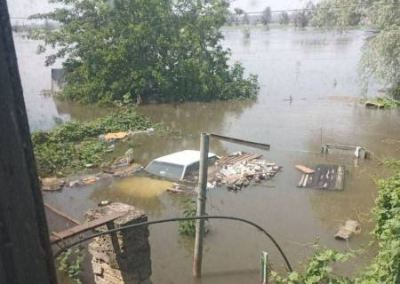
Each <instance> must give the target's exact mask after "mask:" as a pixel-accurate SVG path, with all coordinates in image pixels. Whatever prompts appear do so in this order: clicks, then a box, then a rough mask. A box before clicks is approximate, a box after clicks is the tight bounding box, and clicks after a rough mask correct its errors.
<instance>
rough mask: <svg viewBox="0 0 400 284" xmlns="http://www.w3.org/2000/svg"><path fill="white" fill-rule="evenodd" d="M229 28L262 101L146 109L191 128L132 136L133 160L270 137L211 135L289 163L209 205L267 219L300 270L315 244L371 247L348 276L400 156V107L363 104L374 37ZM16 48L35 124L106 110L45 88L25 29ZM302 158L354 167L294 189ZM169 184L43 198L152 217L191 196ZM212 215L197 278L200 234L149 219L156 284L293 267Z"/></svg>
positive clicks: (217, 192) (45, 75) (78, 212)
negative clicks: (259, 146)
mask: <svg viewBox="0 0 400 284" xmlns="http://www.w3.org/2000/svg"><path fill="white" fill-rule="evenodd" d="M224 34H225V41H224V43H223V44H224V46H225V47H229V48H230V49H231V50H232V61H236V60H238V61H241V62H242V63H243V65H244V66H245V67H246V70H247V71H248V72H251V73H255V74H258V76H259V82H260V84H261V90H260V93H259V97H258V99H257V100H256V101H232V102H214V103H185V104H181V105H145V106H141V107H139V111H140V112H141V113H143V114H144V115H146V116H148V117H150V118H151V119H152V120H153V121H154V122H163V123H165V124H166V125H169V126H171V127H172V128H174V129H175V130H179V131H180V132H181V133H182V135H181V136H179V137H177V136H171V137H158V136H157V135H155V136H149V137H142V138H140V139H138V140H137V141H134V142H135V147H134V151H135V159H136V161H137V162H139V163H142V164H146V163H148V162H149V161H150V160H151V159H153V158H155V157H158V156H160V155H165V154H168V153H171V152H174V151H178V150H183V149H197V148H198V147H199V133H200V132H202V131H207V132H213V133H218V134H222V135H227V136H233V137H237V138H242V139H247V140H252V141H257V142H263V143H269V144H270V145H271V150H270V151H268V152H266V151H261V150H255V149H251V148H248V147H243V146H240V145H234V144H230V143H226V142H221V141H212V143H211V150H212V151H213V152H215V153H217V154H220V155H223V154H225V153H228V152H231V151H238V150H244V151H252V152H256V153H261V154H263V155H264V157H265V159H267V160H268V161H272V162H276V163H277V164H279V165H282V166H283V171H282V172H280V173H279V174H278V175H276V176H275V178H274V179H273V180H272V181H268V182H266V183H263V184H261V185H258V186H252V187H248V188H245V189H243V190H242V191H240V192H237V193H235V192H228V191H227V190H226V189H225V188H217V189H212V190H210V191H208V196H207V198H208V199H207V213H208V214H218V215H228V216H236V217H242V218H245V219H249V220H252V221H253V222H255V223H257V224H259V225H261V226H262V227H264V228H265V229H267V230H268V232H270V233H271V234H272V235H273V236H274V237H275V238H276V239H277V241H278V242H279V243H280V244H281V246H282V247H283V250H284V251H285V253H286V254H287V257H288V258H289V260H290V261H291V263H292V265H293V266H294V267H296V268H301V267H302V263H304V262H305V261H306V259H307V257H308V256H310V254H311V253H312V245H313V244H314V242H316V241H318V242H319V244H320V245H321V246H323V247H328V248H332V249H337V250H341V251H345V250H349V249H359V248H366V249H367V253H366V254H364V255H363V256H361V257H357V258H356V259H355V260H353V261H352V262H351V263H352V265H347V266H346V265H344V266H340V267H339V269H340V271H341V272H342V273H344V274H351V273H355V272H356V271H357V270H358V269H360V268H362V267H363V266H365V265H366V264H367V263H368V261H369V259H370V258H371V257H372V256H373V255H374V252H375V248H374V247H371V248H369V247H368V243H369V242H370V240H371V236H370V234H369V232H370V231H371V230H372V229H373V227H374V223H373V222H372V221H371V215H370V214H369V212H370V209H371V207H372V206H373V205H374V198H375V197H376V195H377V190H376V186H375V184H374V181H373V179H374V177H377V176H382V175H383V176H385V175H387V174H388V172H387V171H386V170H385V169H384V168H383V167H382V166H380V165H379V162H380V161H381V159H383V158H385V157H395V158H400V154H399V147H400V141H399V140H400V139H399V137H400V125H399V124H400V119H399V112H398V110H392V111H387V110H371V109H366V108H365V107H364V106H363V105H361V104H359V103H358V99H359V98H360V96H361V95H362V84H361V81H360V77H359V73H358V62H359V59H360V55H361V48H362V45H363V44H364V38H365V34H364V33H363V32H362V31H352V32H348V33H345V34H332V33H323V32H317V31H311V30H308V31H300V30H298V31H296V30H291V29H289V30H270V31H264V30H261V29H257V30H252V34H251V37H250V39H248V40H244V39H243V35H242V32H241V31H240V30H235V29H227V30H225V31H224ZM16 48H17V52H18V59H19V64H20V70H21V73H22V81H23V87H24V91H25V99H26V104H27V108H28V113H29V119H30V125H31V128H32V129H33V130H37V129H50V128H51V127H54V125H56V124H57V123H60V122H62V121H64V120H68V119H71V118H73V119H82V120H88V119H90V118H92V117H95V116H97V115H99V114H101V113H102V112H107V111H108V110H104V109H101V110H98V109H96V108H93V107H82V106H76V105H73V104H70V103H69V104H68V103H64V102H57V101H54V100H53V99H52V98H49V97H44V96H42V95H40V91H41V90H42V89H49V88H50V71H49V69H47V68H45V67H43V65H42V64H41V63H42V61H43V56H38V55H35V53H34V51H35V44H34V43H32V42H28V41H27V40H24V39H22V38H19V37H17V38H16ZM377 89H378V86H373V85H371V86H370V87H369V94H370V95H371V96H373V95H376V94H377ZM325 143H334V144H341V145H355V146H363V147H366V148H367V149H369V150H370V151H371V152H372V153H373V154H374V155H373V158H372V160H369V161H362V160H360V161H359V162H357V161H355V160H354V156H353V154H352V153H343V152H340V151H336V152H331V153H330V154H329V155H328V156H322V155H321V154H319V152H320V149H321V144H325ZM297 164H303V165H306V166H310V167H312V166H314V165H316V164H341V165H345V166H346V169H347V171H346V177H345V190H344V191H342V192H335V191H333V192H328V191H322V190H313V189H299V188H297V187H296V185H297V184H298V182H299V179H300V173H299V172H298V171H296V170H295V169H294V166H295V165H297ZM160 182H161V181H149V182H148V181H147V180H144V178H138V177H135V178H129V179H126V180H123V181H122V182H120V183H118V182H117V183H115V182H111V181H107V182H104V183H99V184H96V185H91V186H88V187H86V188H80V189H65V190H63V191H62V192H61V193H52V194H46V195H45V200H46V201H47V202H49V203H51V204H53V205H54V206H55V207H57V208H59V209H60V210H63V211H65V212H67V213H68V214H70V215H71V216H73V217H75V218H78V219H81V220H82V218H83V217H82V215H83V212H84V211H85V210H87V209H89V208H90V207H93V206H95V205H96V204H97V203H98V202H99V201H101V200H105V199H107V200H112V201H120V202H125V203H128V204H132V205H134V206H135V207H137V208H140V209H142V210H143V211H145V212H146V213H147V214H148V216H149V219H151V220H155V219H161V218H167V217H175V216H181V215H182V211H183V210H184V204H185V197H182V196H177V195H171V194H168V193H166V192H160V191H159V187H158V186H159V184H158V183H160ZM155 183H157V184H155ZM165 185H167V184H165ZM165 185H164V184H162V187H164V186H165ZM147 190H148V192H147ZM346 219H354V220H358V221H359V222H360V223H361V226H362V233H361V234H360V235H357V236H354V237H353V238H352V239H350V241H349V242H340V241H337V240H335V239H334V237H333V236H334V235H335V233H336V232H337V229H338V226H339V225H340V224H341V223H342V222H344V221H345V220H346ZM210 223H211V224H210V226H211V230H210V233H209V234H208V235H207V238H206V241H205V253H204V263H203V277H202V278H201V280H194V279H193V278H192V276H191V271H192V270H191V263H192V251H193V241H192V240H190V239H186V238H183V237H181V236H179V234H178V224H176V223H171V224H162V225H158V226H153V227H150V244H151V254H152V265H153V275H152V280H153V282H154V283H204V284H214V283H218V284H220V283H257V282H258V277H259V271H258V269H259V257H260V254H261V252H262V251H267V252H268V253H269V255H270V261H271V263H272V264H273V266H274V267H275V268H276V269H278V270H280V271H282V270H283V269H284V263H283V261H282V258H281V257H280V255H279V254H278V252H277V250H276V249H275V248H274V247H273V245H272V244H271V242H270V241H269V240H268V239H266V238H265V237H264V236H263V235H262V234H261V233H260V232H258V231H257V230H255V229H254V228H251V227H249V226H247V225H244V224H240V223H236V222H233V221H217V220H213V221H211V222H210ZM354 264H356V265H354ZM87 277H90V276H87ZM86 282H87V283H90V281H89V280H86Z"/></svg>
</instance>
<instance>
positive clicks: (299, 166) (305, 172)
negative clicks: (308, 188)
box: [295, 165, 315, 174]
mask: <svg viewBox="0 0 400 284" xmlns="http://www.w3.org/2000/svg"><path fill="white" fill-rule="evenodd" d="M295 168H296V169H298V170H299V171H300V172H302V173H303V174H313V173H314V172H315V171H314V170H312V169H310V168H307V167H306V166H302V165H297V166H295Z"/></svg>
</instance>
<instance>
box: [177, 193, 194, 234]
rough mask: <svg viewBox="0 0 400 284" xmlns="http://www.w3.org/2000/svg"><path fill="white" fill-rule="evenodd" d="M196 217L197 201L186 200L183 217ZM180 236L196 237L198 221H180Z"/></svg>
mask: <svg viewBox="0 0 400 284" xmlns="http://www.w3.org/2000/svg"><path fill="white" fill-rule="evenodd" d="M194 216H196V201H194V200H193V199H190V198H188V199H186V200H185V210H184V211H183V217H194ZM179 234H181V235H183V236H189V237H194V236H195V234H196V221H195V220H189V221H179Z"/></svg>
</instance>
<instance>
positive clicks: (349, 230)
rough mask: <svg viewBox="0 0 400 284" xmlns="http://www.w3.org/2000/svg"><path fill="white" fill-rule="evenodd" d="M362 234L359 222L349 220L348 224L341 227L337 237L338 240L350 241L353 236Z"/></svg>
mask: <svg viewBox="0 0 400 284" xmlns="http://www.w3.org/2000/svg"><path fill="white" fill-rule="evenodd" d="M359 233H361V225H360V223H358V222H357V221H354V220H347V221H346V223H345V224H344V225H342V226H340V228H339V231H338V232H337V234H336V235H335V239H337V240H342V241H343V240H344V241H346V240H348V239H350V237H351V236H352V235H353V234H359Z"/></svg>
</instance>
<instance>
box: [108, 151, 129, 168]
mask: <svg viewBox="0 0 400 284" xmlns="http://www.w3.org/2000/svg"><path fill="white" fill-rule="evenodd" d="M132 162H133V149H129V150H128V151H126V152H125V155H124V156H123V157H119V158H117V159H116V160H115V161H114V163H113V164H112V166H111V168H122V167H127V166H129V165H130V164H131V163H132Z"/></svg>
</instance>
